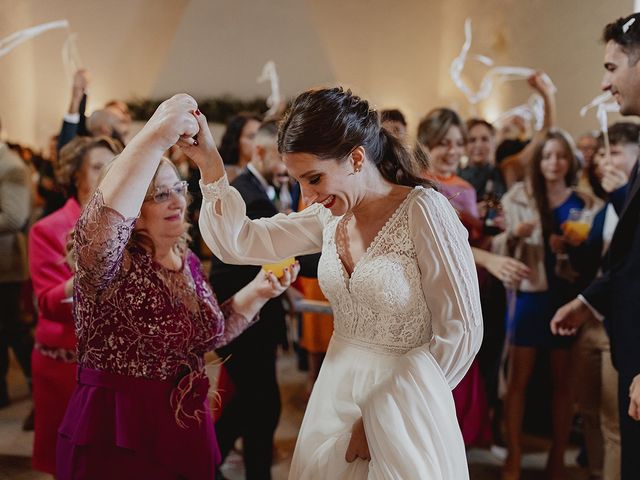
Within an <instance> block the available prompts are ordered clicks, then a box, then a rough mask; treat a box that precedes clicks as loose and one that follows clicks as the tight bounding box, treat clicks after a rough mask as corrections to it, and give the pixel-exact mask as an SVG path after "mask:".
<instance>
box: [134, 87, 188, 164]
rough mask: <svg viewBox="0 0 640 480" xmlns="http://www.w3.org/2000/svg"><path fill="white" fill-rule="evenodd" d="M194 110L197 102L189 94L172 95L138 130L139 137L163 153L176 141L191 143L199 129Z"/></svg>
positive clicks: (184, 143) (183, 143)
mask: <svg viewBox="0 0 640 480" xmlns="http://www.w3.org/2000/svg"><path fill="white" fill-rule="evenodd" d="M196 110H198V104H197V103H196V101H195V100H194V99H193V98H192V97H191V96H190V95H187V94H185V93H179V94H178V95H174V96H173V97H171V98H170V99H168V100H165V101H164V102H162V103H161V104H160V106H159V107H158V108H157V110H156V111H155V112H154V114H153V116H152V117H151V118H150V119H149V121H148V122H147V123H146V125H145V126H144V127H143V128H142V130H141V131H140V134H139V135H141V137H140V138H142V139H145V140H146V141H147V142H148V144H149V145H150V146H152V147H154V148H156V149H157V150H159V151H161V152H163V153H164V152H165V151H166V150H168V149H169V148H170V147H172V146H173V145H175V144H177V143H178V141H180V144H181V145H193V144H194V143H195V141H194V139H193V137H195V136H196V135H197V134H198V132H199V131H200V125H199V124H198V121H197V119H196V117H195V116H194V112H195V111H196Z"/></svg>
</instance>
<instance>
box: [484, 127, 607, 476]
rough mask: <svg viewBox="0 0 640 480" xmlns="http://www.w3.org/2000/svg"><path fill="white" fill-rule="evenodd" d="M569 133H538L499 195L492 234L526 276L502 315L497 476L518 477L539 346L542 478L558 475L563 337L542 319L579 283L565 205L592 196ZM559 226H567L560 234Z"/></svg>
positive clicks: (591, 206) (565, 412)
mask: <svg viewBox="0 0 640 480" xmlns="http://www.w3.org/2000/svg"><path fill="white" fill-rule="evenodd" d="M574 152H575V149H574V146H573V142H572V140H571V138H570V137H569V136H568V135H567V134H566V133H564V132H562V131H559V130H551V131H549V132H548V133H547V134H546V135H544V136H542V138H541V141H540V145H538V147H537V148H536V150H535V152H534V155H533V157H532V160H531V163H530V171H529V174H528V176H527V178H526V180H525V181H524V182H521V183H517V184H515V185H514V186H513V187H512V188H511V190H510V191H509V192H508V193H507V194H506V195H505V196H504V197H503V207H504V212H505V224H506V231H505V232H504V233H503V234H501V235H500V236H499V237H496V239H494V248H495V247H497V248H498V250H500V249H502V250H503V253H508V254H510V255H512V256H514V257H515V258H517V259H519V260H521V261H523V262H524V263H526V264H527V266H528V267H529V268H530V269H531V272H532V273H531V275H530V276H529V277H528V278H527V279H525V280H523V281H521V282H520V283H519V285H517V288H516V292H515V302H512V304H511V308H509V312H508V315H507V320H508V324H507V330H508V334H509V339H510V345H509V374H508V380H507V392H506V396H505V429H506V440H507V448H508V456H507V460H506V463H505V467H504V471H503V479H509V480H514V479H519V478H520V459H521V442H520V437H521V433H522V418H523V414H524V406H525V395H526V388H527V385H528V383H529V379H530V378H531V373H532V371H533V368H534V366H535V361H536V357H537V355H538V352H540V351H541V350H543V349H544V350H548V351H549V355H550V361H551V376H552V383H553V399H552V403H553V404H552V412H553V413H552V423H553V444H552V446H551V450H550V452H549V457H548V462H547V475H548V476H547V478H550V479H554V480H555V479H560V478H565V471H564V451H565V448H566V443H567V440H568V436H569V429H570V423H571V402H570V382H569V376H568V368H569V349H568V347H569V343H568V341H567V340H566V339H565V338H564V337H554V336H553V335H552V333H551V330H550V328H549V321H550V320H551V317H552V316H553V313H554V312H555V311H556V309H557V308H559V307H560V306H562V305H563V304H564V303H566V302H567V301H568V300H570V299H572V298H574V297H575V296H576V295H577V294H578V293H579V292H580V291H581V289H582V287H584V281H585V279H584V275H581V272H580V267H581V265H583V264H584V263H585V262H582V261H579V260H578V259H580V258H581V256H582V255H583V254H584V252H583V250H584V248H583V246H582V243H583V242H584V239H585V238H586V235H585V238H580V235H577V234H575V233H571V231H569V230H567V229H566V228H565V227H566V223H565V222H566V221H567V220H568V219H569V216H570V212H571V210H574V209H575V210H582V211H587V212H593V211H596V209H597V207H598V206H599V204H598V201H597V200H596V199H595V197H592V196H590V195H587V194H584V193H582V192H578V191H576V190H575V189H574V188H573V187H572V185H573V184H574V181H575V178H576V172H577V167H578V162H577V158H576V155H575V153H574ZM565 232H566V233H565Z"/></svg>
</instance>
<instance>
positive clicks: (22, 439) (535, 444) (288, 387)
mask: <svg viewBox="0 0 640 480" xmlns="http://www.w3.org/2000/svg"><path fill="white" fill-rule="evenodd" d="M278 369H279V380H280V386H281V390H282V397H283V398H282V400H283V412H282V418H281V420H280V424H279V426H278V430H277V432H276V459H275V462H274V466H273V469H272V472H273V479H274V480H285V479H286V478H287V473H288V471H289V464H290V462H291V454H292V452H293V447H294V445H295V439H296V435H297V431H298V427H299V425H300V422H301V421H302V415H303V413H304V407H305V401H304V386H305V378H306V377H305V374H304V373H301V372H299V371H298V370H297V369H296V362H295V357H294V356H293V355H292V354H289V353H285V354H283V355H281V357H280V360H279V365H278ZM215 373H216V372H215V371H213V372H211V375H215ZM9 388H10V392H11V397H12V399H13V403H12V404H11V405H10V406H9V407H7V408H4V409H2V410H0V480H45V479H46V480H51V478H52V477H51V476H49V475H45V474H42V473H38V472H34V471H33V470H32V469H31V458H30V455H31V443H32V441H33V433H31V432H23V431H22V421H23V420H24V418H25V417H26V416H27V415H28V413H29V410H30V408H31V401H30V400H29V398H28V392H27V387H26V384H25V382H24V379H23V377H22V375H21V374H20V371H19V370H18V367H17V366H16V365H15V362H13V363H12V367H11V370H10V375H9ZM547 446H548V443H547V442H546V441H545V440H543V439H536V438H527V439H526V447H527V448H528V450H530V452H531V453H528V454H527V455H525V458H524V460H523V470H524V471H523V475H522V480H544V479H545V475H544V471H543V467H544V463H545V460H546V456H545V454H544V453H543V452H544V449H545V448H547ZM500 454H501V452H500V451H499V450H495V449H494V451H493V452H491V451H489V450H482V449H473V450H470V451H469V453H468V457H469V463H470V469H471V479H472V480H495V479H498V478H500V464H501V462H500V458H499V457H500ZM575 457H576V450H575V449H572V450H570V451H569V452H567V463H568V464H569V465H572V467H571V468H569V477H568V480H586V479H587V477H588V475H586V473H585V472H584V470H581V469H578V468H577V467H575V466H574V465H575V462H574V460H575ZM222 471H223V474H224V476H225V477H226V478H227V479H228V480H242V479H244V474H243V468H242V460H241V457H240V456H239V454H232V455H230V456H229V458H228V459H227V462H226V463H225V465H224V466H223V469H222Z"/></svg>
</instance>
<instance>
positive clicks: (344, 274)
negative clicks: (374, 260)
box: [333, 188, 416, 293]
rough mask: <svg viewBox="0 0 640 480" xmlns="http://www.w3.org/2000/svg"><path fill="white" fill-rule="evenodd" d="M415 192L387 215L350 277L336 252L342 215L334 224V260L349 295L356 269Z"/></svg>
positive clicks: (408, 194) (408, 195)
mask: <svg viewBox="0 0 640 480" xmlns="http://www.w3.org/2000/svg"><path fill="white" fill-rule="evenodd" d="M415 191H416V188H414V189H413V190H410V191H409V193H407V195H406V196H405V197H404V199H403V200H402V202H400V204H399V205H398V206H397V207H396V209H395V210H394V211H393V213H392V214H391V215H389V217H388V218H387V220H386V221H385V222H384V225H382V227H380V229H379V230H378V233H376V235H375V236H374V237H373V240H371V243H369V245H368V246H367V248H366V250H365V251H364V253H363V254H362V256H361V257H360V258H359V259H358V261H357V262H355V263H354V265H353V270H352V271H351V275H349V272H348V271H347V268H346V267H345V265H344V262H343V261H342V257H340V253H339V252H338V239H337V238H336V237H337V232H338V227H339V226H340V222H342V220H343V218H344V215H343V216H342V217H340V219H339V220H338V222H337V223H336V229H335V231H334V232H333V247H334V253H335V256H336V260H337V262H338V265H339V268H340V272H341V273H342V278H343V284H344V286H345V288H346V289H347V291H348V292H349V293H351V282H352V280H353V278H354V276H355V274H356V272H357V271H358V268H359V267H360V265H361V264H362V263H363V262H364V261H365V260H366V258H367V257H368V256H369V254H370V253H371V251H372V250H373V248H374V247H375V246H376V244H377V243H378V242H379V240H380V238H381V237H382V236H383V234H384V233H386V231H387V229H389V227H390V226H391V224H392V223H393V222H394V221H395V219H396V217H397V216H398V215H399V214H400V211H401V210H402V208H403V207H404V205H405V204H406V203H407V201H408V200H409V197H411V196H412V195H413V193H414V192H415Z"/></svg>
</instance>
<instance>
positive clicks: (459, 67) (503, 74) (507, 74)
mask: <svg viewBox="0 0 640 480" xmlns="http://www.w3.org/2000/svg"><path fill="white" fill-rule="evenodd" d="M464 36H465V41H464V44H463V45H462V49H461V50H460V54H459V55H458V56H457V57H456V58H454V59H453V61H452V62H451V67H450V69H449V73H450V75H451V79H452V80H453V83H455V84H456V86H457V87H458V88H459V89H460V90H461V91H462V93H464V95H465V96H466V97H467V100H469V103H471V104H472V105H474V106H475V105H476V104H477V103H479V102H481V101H482V100H485V99H487V98H488V97H489V95H491V91H492V90H493V86H494V83H497V82H506V81H511V80H522V79H526V78H529V77H530V76H531V75H533V74H535V73H536V71H535V70H534V69H532V68H527V67H509V66H503V67H493V68H490V69H489V70H488V71H487V73H486V74H485V75H484V77H483V78H482V81H481V82H480V87H479V88H478V90H477V91H475V92H474V91H472V90H471V88H469V86H468V85H467V84H466V83H465V82H464V81H463V80H462V71H463V70H464V66H465V63H466V62H467V56H469V50H470V49H471V40H472V38H473V37H472V34H471V19H470V18H467V19H466V20H465V22H464ZM470 58H471V59H472V60H477V61H479V62H480V63H482V64H484V65H486V66H493V64H494V62H493V60H492V59H491V58H489V57H487V56H485V55H471V56H470ZM543 79H544V80H545V81H546V82H548V83H549V85H550V86H551V87H552V89H553V91H554V92H555V90H556V88H555V85H553V82H552V81H551V79H550V78H549V76H548V75H547V74H544V76H543ZM516 108H518V107H516Z"/></svg>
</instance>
